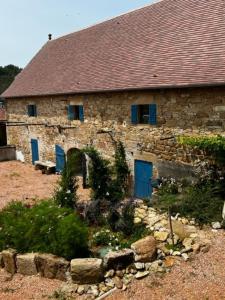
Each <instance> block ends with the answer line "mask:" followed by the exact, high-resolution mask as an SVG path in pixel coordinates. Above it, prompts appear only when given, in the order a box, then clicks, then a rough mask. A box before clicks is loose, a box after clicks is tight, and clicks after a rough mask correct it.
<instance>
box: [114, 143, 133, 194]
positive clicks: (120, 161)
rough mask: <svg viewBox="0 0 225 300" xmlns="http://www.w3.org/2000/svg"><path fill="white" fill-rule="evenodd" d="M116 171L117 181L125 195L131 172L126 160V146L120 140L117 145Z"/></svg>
mask: <svg viewBox="0 0 225 300" xmlns="http://www.w3.org/2000/svg"><path fill="white" fill-rule="evenodd" d="M115 173H116V182H117V184H118V186H119V187H120V188H121V190H122V192H123V194H124V195H125V194H127V192H128V176H129V174H130V171H129V167H128V164H127V161H126V153H125V148H124V145H123V143H122V142H119V143H118V144H117V146H116V152H115Z"/></svg>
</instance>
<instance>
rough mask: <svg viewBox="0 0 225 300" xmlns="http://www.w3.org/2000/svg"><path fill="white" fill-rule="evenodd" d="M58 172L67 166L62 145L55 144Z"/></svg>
mask: <svg viewBox="0 0 225 300" xmlns="http://www.w3.org/2000/svg"><path fill="white" fill-rule="evenodd" d="M55 156H56V168H55V169H56V172H62V170H63V168H64V166H65V152H64V150H63V148H62V147H60V146H59V145H55Z"/></svg>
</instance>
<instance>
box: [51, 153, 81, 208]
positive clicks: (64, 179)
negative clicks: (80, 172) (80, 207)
mask: <svg viewBox="0 0 225 300" xmlns="http://www.w3.org/2000/svg"><path fill="white" fill-rule="evenodd" d="M75 172H76V169H75V168H74V157H73V156H70V157H69V158H68V160H67V162H66V164H65V167H64V169H63V172H62V176H61V179H60V181H59V185H58V187H57V189H56V192H55V195H54V200H55V203H56V204H57V205H60V206H61V207H68V208H75V207H76V201H77V194H76V192H77V188H78V185H77V180H76V177H75V174H76V173H75Z"/></svg>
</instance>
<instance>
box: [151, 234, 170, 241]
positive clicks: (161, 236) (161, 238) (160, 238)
mask: <svg viewBox="0 0 225 300" xmlns="http://www.w3.org/2000/svg"><path fill="white" fill-rule="evenodd" d="M168 236H169V233H168V232H166V231H155V232H154V238H155V239H156V240H157V241H160V242H165V241H166V240H167V238H168Z"/></svg>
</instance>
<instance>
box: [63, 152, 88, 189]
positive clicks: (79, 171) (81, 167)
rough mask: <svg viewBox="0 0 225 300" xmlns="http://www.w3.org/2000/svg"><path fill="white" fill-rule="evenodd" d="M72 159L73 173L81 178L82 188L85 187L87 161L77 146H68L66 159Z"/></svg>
mask: <svg viewBox="0 0 225 300" xmlns="http://www.w3.org/2000/svg"><path fill="white" fill-rule="evenodd" d="M68 158H70V159H71V161H72V167H73V171H74V174H75V175H76V176H77V177H79V178H81V177H82V178H83V179H82V185H83V188H87V162H86V157H85V154H84V153H83V152H82V151H81V150H80V149H78V148H70V149H69V150H68V151H67V159H68Z"/></svg>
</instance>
